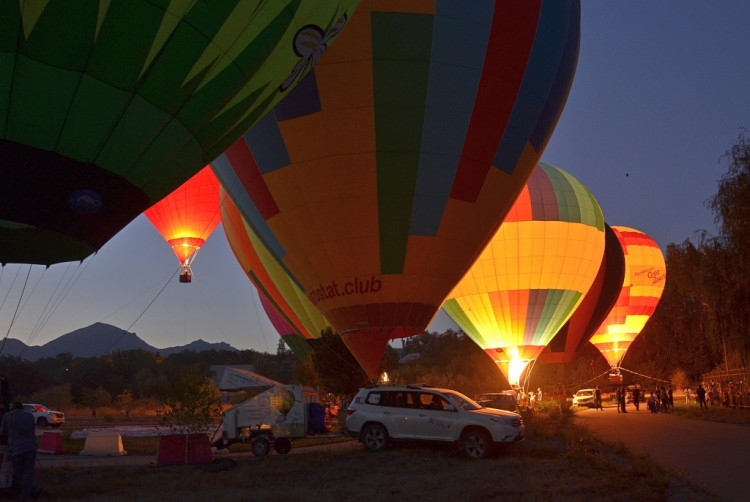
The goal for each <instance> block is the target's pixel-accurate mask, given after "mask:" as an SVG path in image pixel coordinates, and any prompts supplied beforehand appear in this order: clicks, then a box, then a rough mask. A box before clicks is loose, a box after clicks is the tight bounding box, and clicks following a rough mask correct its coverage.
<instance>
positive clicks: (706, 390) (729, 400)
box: [683, 380, 750, 408]
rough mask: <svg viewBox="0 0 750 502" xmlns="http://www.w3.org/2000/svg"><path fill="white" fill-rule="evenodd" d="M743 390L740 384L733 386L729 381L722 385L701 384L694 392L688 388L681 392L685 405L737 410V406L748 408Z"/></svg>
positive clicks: (716, 383) (720, 383)
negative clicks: (694, 404) (692, 403)
mask: <svg viewBox="0 0 750 502" xmlns="http://www.w3.org/2000/svg"><path fill="white" fill-rule="evenodd" d="M743 389H744V385H743V384H742V382H740V383H739V384H737V385H735V383H734V382H733V381H731V380H730V381H729V382H723V383H722V382H717V381H716V380H711V381H709V382H705V383H701V384H700V385H699V386H698V388H697V389H696V390H695V391H694V390H693V389H691V388H690V387H686V388H685V389H683V390H684V392H685V402H686V403H691V402H695V403H697V404H699V405H700V407H701V408H708V406H709V405H710V406H723V407H725V408H737V407H738V406H743V407H744V406H750V399H748V396H747V395H744V394H743Z"/></svg>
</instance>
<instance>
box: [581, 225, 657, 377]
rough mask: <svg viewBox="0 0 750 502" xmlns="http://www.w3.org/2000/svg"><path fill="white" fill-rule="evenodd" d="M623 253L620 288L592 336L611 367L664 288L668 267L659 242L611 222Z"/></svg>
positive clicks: (632, 338) (651, 311) (643, 323)
mask: <svg viewBox="0 0 750 502" xmlns="http://www.w3.org/2000/svg"><path fill="white" fill-rule="evenodd" d="M612 230H614V232H615V234H616V235H617V238H618V240H619V241H620V245H621V246H622V250H623V253H624V255H625V274H624V277H623V283H622V288H621V290H620V294H619V296H618V298H617V301H616V302H615V305H614V307H612V310H610V312H609V314H608V315H607V318H606V319H605V320H604V322H602V324H601V325H600V326H599V327H598V329H597V330H596V333H594V336H592V337H591V343H592V344H593V345H594V347H596V348H597V349H599V352H601V353H602V355H603V356H604V358H605V359H606V360H607V362H608V363H609V365H610V366H611V367H612V368H618V367H619V366H620V364H621V363H622V358H623V357H625V352H626V351H627V350H628V348H629V347H630V344H631V343H632V342H633V340H635V337H637V336H638V334H639V333H640V332H641V330H642V329H643V327H644V326H645V325H646V322H648V320H649V318H650V317H651V314H653V313H654V310H656V306H657V305H658V303H659V300H660V299H661V295H662V293H663V292H664V285H665V284H666V280H667V267H666V264H665V263H664V255H663V254H662V252H661V249H659V245H658V244H657V243H656V242H654V240H653V239H651V237H649V236H648V235H646V234H645V233H643V232H641V231H640V230H636V229H634V228H629V227H621V226H613V227H612Z"/></svg>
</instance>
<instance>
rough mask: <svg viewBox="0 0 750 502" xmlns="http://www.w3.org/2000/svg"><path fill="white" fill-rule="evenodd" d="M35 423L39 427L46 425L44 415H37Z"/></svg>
mask: <svg viewBox="0 0 750 502" xmlns="http://www.w3.org/2000/svg"><path fill="white" fill-rule="evenodd" d="M36 424H37V425H38V426H39V427H47V419H46V418H44V417H39V418H37V419H36Z"/></svg>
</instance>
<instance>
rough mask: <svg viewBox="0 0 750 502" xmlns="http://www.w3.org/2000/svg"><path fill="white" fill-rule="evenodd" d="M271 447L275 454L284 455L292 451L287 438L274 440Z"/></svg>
mask: <svg viewBox="0 0 750 502" xmlns="http://www.w3.org/2000/svg"><path fill="white" fill-rule="evenodd" d="M273 447H274V449H275V450H276V452H277V453H281V454H282V455H286V454H287V453H289V452H290V451H291V449H292V442H291V441H289V438H276V440H275V441H274V442H273Z"/></svg>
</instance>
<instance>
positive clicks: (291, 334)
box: [220, 189, 330, 354]
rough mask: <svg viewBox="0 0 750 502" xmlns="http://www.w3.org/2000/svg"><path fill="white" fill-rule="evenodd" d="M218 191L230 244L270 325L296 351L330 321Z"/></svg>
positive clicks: (315, 336)
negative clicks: (254, 290) (253, 287)
mask: <svg viewBox="0 0 750 502" xmlns="http://www.w3.org/2000/svg"><path fill="white" fill-rule="evenodd" d="M220 193H221V195H220V197H221V215H222V222H223V224H224V233H225V234H226V236H227V241H228V242H229V247H230V248H231V249H232V252H233V253H234V256H235V258H237V262H238V263H239V264H240V266H241V267H242V270H244V271H245V273H246V274H247V276H248V278H249V279H250V281H251V282H252V283H253V285H254V286H255V288H256V289H257V290H258V293H259V295H260V298H261V304H262V305H263V308H264V309H265V311H266V313H267V314H268V317H269V319H270V320H271V322H272V324H273V325H274V327H275V328H276V330H277V331H279V334H280V335H281V336H282V337H283V339H284V341H285V342H287V345H288V346H289V347H290V348H291V349H292V350H293V351H294V352H295V354H298V350H296V349H295V347H297V346H299V345H302V344H301V343H299V341H304V340H307V339H310V338H318V337H320V333H321V331H323V330H324V329H326V328H327V327H328V326H330V324H329V323H328V321H327V320H326V319H325V318H324V317H323V315H322V314H321V313H320V311H319V310H318V309H317V308H315V306H314V305H313V304H312V302H311V301H310V299H309V298H307V296H305V294H304V293H303V292H302V291H301V290H300V289H299V287H298V286H297V284H296V283H295V282H294V281H292V280H291V278H290V277H289V275H288V274H287V273H286V272H285V271H284V269H283V268H282V267H281V265H279V263H278V262H277V261H276V259H275V258H274V257H273V256H272V255H271V253H270V252H269V251H268V249H266V247H265V244H263V242H261V240H260V239H259V238H258V236H257V235H256V234H255V232H254V231H253V229H252V228H251V227H250V225H248V224H247V222H246V221H245V220H244V218H243V217H242V215H241V214H240V212H239V210H238V209H237V206H236V205H235V204H234V202H233V201H232V199H230V198H229V197H227V196H226V192H224V190H223V189H222V190H221V191H220ZM266 304H268V306H269V307H270V311H269V308H268V307H267V305H266ZM274 321H276V322H274ZM281 321H283V322H284V324H286V326H285V325H284V324H282V323H281ZM308 349H309V347H308ZM303 352H304V351H303Z"/></svg>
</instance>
